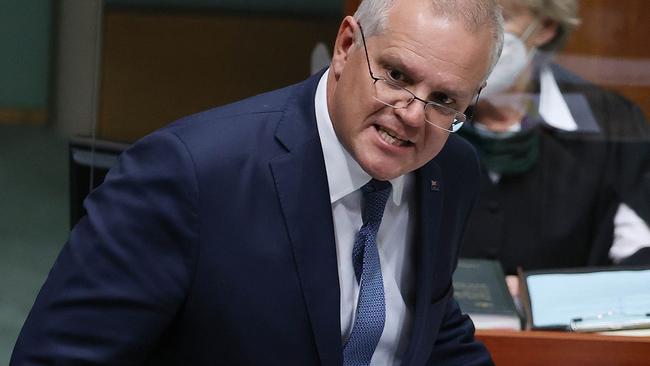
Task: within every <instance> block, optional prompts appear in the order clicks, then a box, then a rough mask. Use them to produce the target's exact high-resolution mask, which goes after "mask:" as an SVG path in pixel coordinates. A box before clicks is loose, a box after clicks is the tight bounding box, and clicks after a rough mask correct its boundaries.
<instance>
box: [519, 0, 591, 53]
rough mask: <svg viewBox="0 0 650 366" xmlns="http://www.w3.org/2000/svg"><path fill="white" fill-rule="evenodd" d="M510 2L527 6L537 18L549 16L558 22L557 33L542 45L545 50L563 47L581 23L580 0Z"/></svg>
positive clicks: (525, 0)
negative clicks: (579, 13)
mask: <svg viewBox="0 0 650 366" xmlns="http://www.w3.org/2000/svg"><path fill="white" fill-rule="evenodd" d="M510 2H511V3H512V4H516V5H520V6H524V7H526V8H527V9H528V10H530V12H531V13H532V14H533V15H534V16H535V17H537V18H540V19H544V18H549V19H551V20H553V21H555V22H557V23H558V25H559V27H558V32H557V35H556V36H555V37H553V39H551V40H550V41H549V42H548V43H546V44H544V45H543V46H541V47H540V49H542V50H545V51H555V50H558V49H559V48H561V47H562V46H563V45H564V43H566V40H567V39H568V38H569V35H570V34H571V32H572V31H573V30H574V29H575V28H576V27H577V26H578V25H580V17H579V16H578V10H579V4H578V0H510Z"/></svg>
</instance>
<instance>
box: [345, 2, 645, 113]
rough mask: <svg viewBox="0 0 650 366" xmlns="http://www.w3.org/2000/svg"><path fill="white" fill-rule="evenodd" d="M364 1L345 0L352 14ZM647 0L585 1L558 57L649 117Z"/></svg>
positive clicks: (347, 9)
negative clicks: (623, 97) (632, 102)
mask: <svg viewBox="0 0 650 366" xmlns="http://www.w3.org/2000/svg"><path fill="white" fill-rule="evenodd" d="M360 2H361V1H360V0H346V1H345V11H346V14H352V13H353V12H354V10H356V8H357V6H358V5H359V3H360ZM649 5H650V2H649V1H648V0H581V1H580V16H581V18H582V25H581V26H580V27H579V28H578V29H577V30H576V31H575V32H574V33H573V35H572V36H571V39H570V40H569V42H568V43H567V45H566V47H565V48H564V50H563V52H562V54H561V55H560V56H559V57H558V62H559V63H560V64H562V65H564V66H565V67H567V68H568V69H570V70H572V71H574V72H576V73H577V74H579V75H581V76H582V77H584V78H586V79H587V80H590V81H592V82H594V83H596V84H598V85H601V86H603V87H605V88H609V89H612V90H615V91H618V92H619V93H621V94H623V95H624V96H626V97H627V98H629V99H631V100H633V101H634V102H636V103H637V104H639V105H640V106H641V108H642V109H643V110H644V112H645V114H646V117H648V118H649V119H650V11H648V9H649V8H648V6H649Z"/></svg>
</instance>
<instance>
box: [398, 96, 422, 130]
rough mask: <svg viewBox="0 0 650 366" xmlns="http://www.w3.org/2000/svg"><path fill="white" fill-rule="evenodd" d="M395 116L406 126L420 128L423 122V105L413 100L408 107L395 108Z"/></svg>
mask: <svg viewBox="0 0 650 366" xmlns="http://www.w3.org/2000/svg"><path fill="white" fill-rule="evenodd" d="M395 113H396V114H397V116H398V117H399V118H400V119H401V120H402V122H404V123H405V124H406V125H408V126H412V127H420V126H422V124H424V123H425V121H424V105H422V103H420V102H419V101H418V100H413V101H412V102H411V103H410V104H409V105H407V106H406V107H402V108H396V109H395Z"/></svg>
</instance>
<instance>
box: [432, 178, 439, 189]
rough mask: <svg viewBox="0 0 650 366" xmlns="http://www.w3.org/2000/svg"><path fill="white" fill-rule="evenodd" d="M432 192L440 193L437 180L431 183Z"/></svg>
mask: <svg viewBox="0 0 650 366" xmlns="http://www.w3.org/2000/svg"><path fill="white" fill-rule="evenodd" d="M431 190H432V191H436V192H438V191H440V186H439V185H438V181H437V180H432V181H431Z"/></svg>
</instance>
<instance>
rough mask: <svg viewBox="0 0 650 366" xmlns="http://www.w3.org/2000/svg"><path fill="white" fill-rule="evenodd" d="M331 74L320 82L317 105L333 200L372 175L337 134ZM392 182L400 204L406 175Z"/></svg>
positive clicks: (393, 191) (325, 75) (356, 188)
mask: <svg viewBox="0 0 650 366" xmlns="http://www.w3.org/2000/svg"><path fill="white" fill-rule="evenodd" d="M328 74H329V70H327V71H325V73H324V74H323V76H322V77H321V79H320V81H319V82H318V87H317V88H316V97H315V98H314V106H315V108H316V124H317V125H318V135H319V136H320V142H321V146H322V148H323V157H324V158H325V169H326V171H327V183H328V185H329V191H330V192H329V193H330V203H334V202H336V201H338V200H339V199H341V198H343V197H345V196H347V195H348V194H350V193H352V192H354V191H356V190H358V189H359V188H361V187H363V186H364V185H365V184H366V183H368V182H369V181H370V180H371V179H372V177H371V176H370V175H369V174H368V173H366V172H365V171H364V170H363V169H362V168H361V166H360V165H359V163H357V162H356V160H354V158H353V157H352V155H350V153H348V152H347V150H345V148H344V147H343V145H341V143H340V141H339V140H338V138H337V137H336V133H335V132H334V127H333V126H332V120H331V119H330V114H329V110H328V108H327V75H328ZM390 183H391V184H392V186H393V189H392V197H393V202H395V204H396V205H399V204H400V203H401V202H402V193H403V191H404V176H400V177H397V178H395V179H391V180H390Z"/></svg>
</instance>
